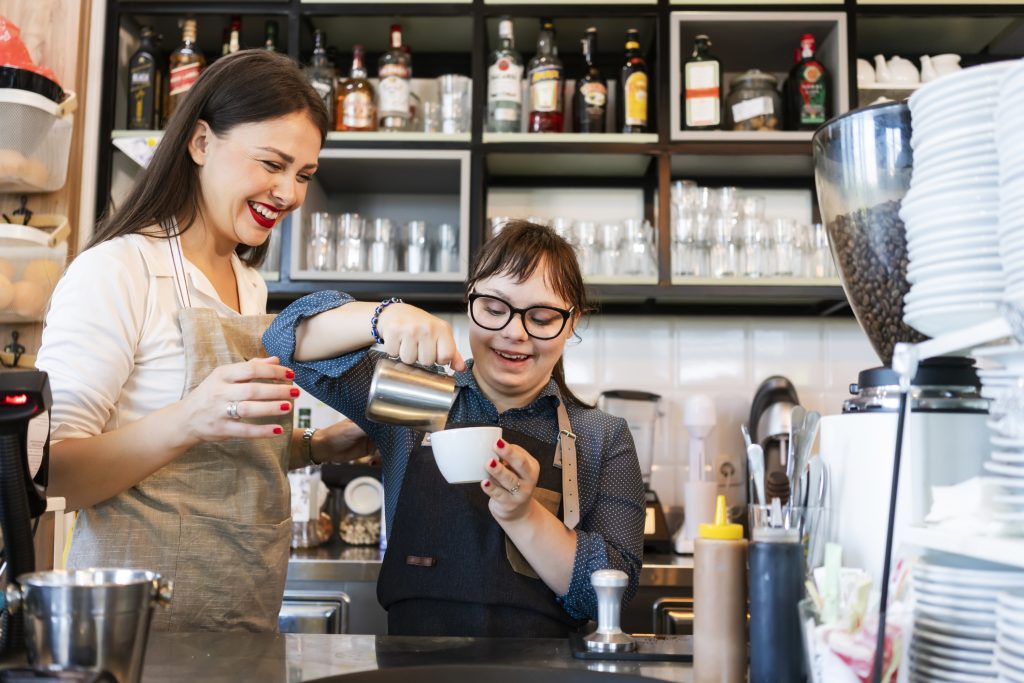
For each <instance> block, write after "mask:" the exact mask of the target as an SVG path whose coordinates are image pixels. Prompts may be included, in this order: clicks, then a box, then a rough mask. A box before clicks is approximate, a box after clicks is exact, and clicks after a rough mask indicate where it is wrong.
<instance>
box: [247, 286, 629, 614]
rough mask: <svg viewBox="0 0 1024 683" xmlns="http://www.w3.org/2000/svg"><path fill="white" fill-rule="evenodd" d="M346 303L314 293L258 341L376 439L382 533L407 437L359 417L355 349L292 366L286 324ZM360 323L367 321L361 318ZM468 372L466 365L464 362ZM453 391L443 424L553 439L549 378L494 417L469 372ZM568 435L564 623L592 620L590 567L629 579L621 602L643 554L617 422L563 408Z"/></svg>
mask: <svg viewBox="0 0 1024 683" xmlns="http://www.w3.org/2000/svg"><path fill="white" fill-rule="evenodd" d="M350 301H352V298H351V297H350V296H348V295H347V294H343V293H340V292H329V291H325V292H316V293H314V294H310V295H308V296H306V297H303V298H302V299H299V300H298V301H296V302H294V303H293V304H291V305H290V306H288V307H287V308H286V309H285V310H284V311H282V312H281V314H280V315H278V316H277V319H276V320H275V321H274V323H273V324H272V325H271V326H270V328H269V329H268V330H267V332H266V333H265V334H264V335H263V343H264V345H265V346H266V348H267V352H268V353H269V354H270V355H273V356H279V357H280V358H281V362H282V363H283V364H284V365H286V366H287V367H289V368H291V369H293V370H294V371H295V382H296V383H297V384H298V385H299V386H300V387H302V388H303V389H305V390H306V391H308V392H310V393H311V394H312V395H313V396H315V397H317V398H318V399H320V400H321V401H323V402H324V403H326V404H327V405H329V406H331V407H332V408H334V409H336V410H338V411H339V412H341V413H343V414H344V415H346V416H348V417H349V418H350V419H352V420H353V421H355V422H356V423H357V424H358V425H359V426H360V427H362V428H363V430H364V431H366V433H367V434H369V435H370V436H371V437H372V438H373V440H374V441H375V442H376V443H377V446H378V448H379V449H380V451H381V455H382V459H383V472H382V475H383V476H382V479H383V483H384V505H385V516H386V519H387V523H388V533H390V531H391V529H390V525H391V520H393V519H394V517H395V509H396V507H397V505H398V496H399V493H400V490H401V486H402V481H403V479H404V477H405V468H406V464H407V463H408V461H409V454H410V453H411V451H412V449H413V447H414V446H416V445H417V436H416V433H415V432H414V431H413V430H411V429H409V428H405V427H396V426H393V425H385V424H379V423H375V422H370V421H368V420H367V419H366V417H365V413H366V399H367V396H368V394H369V391H370V378H371V377H372V375H373V362H372V359H370V358H368V357H367V354H366V352H365V350H359V351H356V352H353V353H349V354H346V355H343V356H340V357H338V358H330V359H326V360H319V361H312V362H297V361H295V360H294V358H293V357H292V356H293V353H294V351H295V326H296V325H297V324H298V323H299V322H301V321H302V319H303V318H307V317H310V316H313V315H316V314H318V313H322V312H323V311H328V310H331V309H334V308H337V307H338V306H341V305H344V304H346V303H348V302H350ZM367 325H369V321H367ZM467 364H468V365H469V366H470V368H471V367H472V361H471V360H470V361H468V363H467ZM455 381H456V385H457V386H458V387H460V390H459V393H458V396H457V397H456V400H455V404H454V405H453V406H452V410H451V413H450V414H449V420H450V421H452V422H483V423H488V424H496V425H499V426H502V427H508V428H509V429H515V430H518V431H521V432H524V433H526V434H529V435H530V436H532V437H534V438H537V439H540V440H543V441H545V442H548V443H552V444H553V443H555V441H556V440H557V438H558V417H557V414H556V409H557V406H558V402H559V401H560V398H559V396H558V388H557V386H556V385H555V382H554V380H551V381H550V382H549V383H548V385H547V387H545V388H544V389H543V390H542V391H541V393H540V395H539V396H538V397H537V398H536V400H534V401H533V403H531V404H530V405H528V406H526V407H525V408H514V409H511V410H507V411H505V412H504V413H501V414H499V413H498V410H497V408H496V407H495V406H494V404H493V403H492V402H491V401H490V400H488V399H487V397H486V396H484V394H483V393H482V392H481V391H480V388H479V387H478V386H477V384H476V381H475V380H474V379H473V374H472V372H471V371H470V370H469V369H467V370H466V371H465V372H459V373H456V375H455ZM566 410H567V412H568V414H569V421H570V423H571V424H572V428H573V431H574V432H575V433H576V436H577V438H576V449H577V470H578V473H579V488H580V491H579V493H580V523H579V525H578V526H577V528H576V559H575V561H574V563H573V570H572V580H571V582H570V584H569V590H568V592H567V593H566V594H565V595H560V596H558V600H559V602H560V603H561V604H562V606H563V607H564V608H565V610H566V612H567V613H568V614H569V615H570V616H572V617H573V618H577V619H581V618H589V619H596V617H597V598H596V596H595V594H594V589H593V587H592V586H591V585H590V575H591V573H593V572H594V571H597V570H598V569H621V570H622V571H624V572H625V573H626V575H627V576H628V577H629V587H628V588H627V591H626V596H627V598H629V597H632V596H633V594H634V593H635V592H636V589H637V585H638V584H639V580H640V567H641V561H642V559H641V558H642V554H643V528H644V487H643V479H642V478H641V475H640V466H639V463H638V462H637V455H636V447H635V446H634V444H633V437H632V435H631V434H630V431H629V426H628V425H627V424H626V421H625V420H623V419H622V418H618V417H613V416H611V415H608V414H607V413H604V412H602V411H600V410H597V409H596V408H586V407H583V406H578V405H575V404H573V403H567V404H566Z"/></svg>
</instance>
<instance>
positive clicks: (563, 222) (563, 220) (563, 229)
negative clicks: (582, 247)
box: [551, 216, 574, 244]
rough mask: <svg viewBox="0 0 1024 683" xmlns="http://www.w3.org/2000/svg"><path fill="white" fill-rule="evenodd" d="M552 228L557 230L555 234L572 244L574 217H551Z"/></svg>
mask: <svg viewBox="0 0 1024 683" xmlns="http://www.w3.org/2000/svg"><path fill="white" fill-rule="evenodd" d="M551 229H552V230H554V231H555V234H556V235H558V236H559V237H561V238H562V239H563V240H565V241H566V242H568V243H569V244H572V243H573V242H572V241H573V237H574V236H573V234H572V219H571V218H567V217H565V216H555V217H554V218H552V219H551Z"/></svg>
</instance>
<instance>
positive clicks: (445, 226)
mask: <svg viewBox="0 0 1024 683" xmlns="http://www.w3.org/2000/svg"><path fill="white" fill-rule="evenodd" d="M434 270H435V271H437V272H439V273H455V272H458V270H459V228H458V226H457V225H455V224H454V223H441V224H440V225H438V226H437V253H436V254H435V256H434Z"/></svg>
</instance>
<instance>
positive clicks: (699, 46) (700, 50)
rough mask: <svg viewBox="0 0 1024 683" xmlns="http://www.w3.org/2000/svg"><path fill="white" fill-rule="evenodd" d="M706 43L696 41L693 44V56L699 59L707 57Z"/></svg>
mask: <svg viewBox="0 0 1024 683" xmlns="http://www.w3.org/2000/svg"><path fill="white" fill-rule="evenodd" d="M708 47H709V46H708V44H707V43H705V42H697V43H694V45H693V57H695V58H700V59H707V57H708Z"/></svg>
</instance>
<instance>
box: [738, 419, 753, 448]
mask: <svg viewBox="0 0 1024 683" xmlns="http://www.w3.org/2000/svg"><path fill="white" fill-rule="evenodd" d="M740 433H741V434H743V444H744V445H745V446H746V447H747V448H750V446H751V445H752V443H753V442H751V440H750V430H749V429H747V425H745V424H741V425H740Z"/></svg>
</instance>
